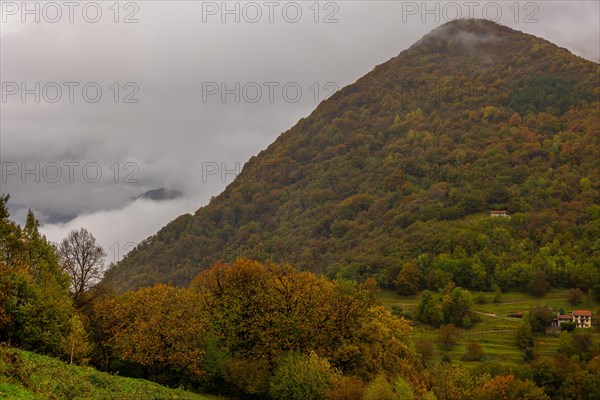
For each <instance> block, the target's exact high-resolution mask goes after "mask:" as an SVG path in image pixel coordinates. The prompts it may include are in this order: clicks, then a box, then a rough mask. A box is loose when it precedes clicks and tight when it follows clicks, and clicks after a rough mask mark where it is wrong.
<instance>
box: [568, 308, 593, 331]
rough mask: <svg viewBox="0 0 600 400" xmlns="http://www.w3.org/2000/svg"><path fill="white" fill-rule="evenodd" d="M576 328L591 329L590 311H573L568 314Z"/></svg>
mask: <svg viewBox="0 0 600 400" xmlns="http://www.w3.org/2000/svg"><path fill="white" fill-rule="evenodd" d="M570 314H571V315H572V316H573V322H575V323H576V324H577V327H578V328H591V327H592V312H591V311H590V310H575V311H572V312H571V313H570Z"/></svg>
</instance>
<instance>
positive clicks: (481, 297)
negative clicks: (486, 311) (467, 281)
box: [475, 292, 486, 304]
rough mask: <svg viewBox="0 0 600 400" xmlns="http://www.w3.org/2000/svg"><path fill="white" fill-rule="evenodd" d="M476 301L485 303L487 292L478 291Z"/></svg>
mask: <svg viewBox="0 0 600 400" xmlns="http://www.w3.org/2000/svg"><path fill="white" fill-rule="evenodd" d="M475 303H477V304H485V303H486V301H485V294H483V292H479V293H477V296H475Z"/></svg>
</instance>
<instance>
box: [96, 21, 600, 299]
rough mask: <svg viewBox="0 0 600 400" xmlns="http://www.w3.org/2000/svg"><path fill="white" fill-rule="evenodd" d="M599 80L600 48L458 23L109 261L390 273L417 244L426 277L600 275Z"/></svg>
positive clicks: (169, 267) (573, 278)
mask: <svg viewBox="0 0 600 400" xmlns="http://www.w3.org/2000/svg"><path fill="white" fill-rule="evenodd" d="M599 97H600V66H599V65H598V64H596V63H594V62H590V61H587V60H584V59H582V58H580V57H577V56H574V55H573V54H571V53H570V52H569V51H568V50H566V49H563V48H559V47H557V46H556V45H554V44H552V43H550V42H548V41H546V40H544V39H541V38H537V37H534V36H532V35H528V34H525V33H522V32H518V31H515V30H513V29H510V28H508V27H505V26H501V25H498V24H495V23H493V22H489V21H482V20H474V21H467V20H463V21H454V22H450V23H447V24H445V25H443V26H441V27H439V28H437V29H435V30H434V31H432V32H431V33H429V34H428V35H426V36H425V37H423V38H422V39H421V40H419V41H418V42H417V43H415V44H414V45H413V46H412V47H410V48H409V49H407V50H405V51H403V52H402V53H401V54H400V55H398V56H397V57H395V58H393V59H391V60H389V61H388V62H386V63H384V64H382V65H379V66H377V67H375V68H374V69H373V70H372V71H371V72H370V73H368V74H367V75H365V76H364V77H363V78H361V79H359V80H358V81H357V82H355V83H354V84H352V85H349V86H347V87H345V88H343V89H342V90H340V91H339V92H338V93H336V94H335V95H333V96H332V97H331V98H330V99H329V100H327V101H325V102H323V103H321V104H320V105H319V106H318V107H317V108H316V110H315V111H314V112H313V113H312V114H311V115H310V116H308V117H307V118H304V119H301V120H300V121H299V122H298V123H297V124H296V125H295V126H294V127H293V128H291V129H290V130H288V131H287V132H285V133H283V134H282V135H281V136H280V137H279V138H278V139H277V140H276V141H275V142H274V143H273V144H271V145H270V146H269V147H268V148H267V149H266V150H264V151H262V152H261V153H260V154H258V155H257V156H255V157H253V158H252V159H251V160H250V161H249V162H248V163H247V164H246V165H245V167H244V168H243V171H242V172H241V174H240V175H239V176H238V177H237V178H236V179H235V181H233V182H232V183H231V184H230V185H229V186H228V187H227V188H226V190H225V191H224V192H223V193H221V194H220V195H219V196H217V197H215V198H214V199H213V200H212V201H211V202H210V204H208V205H207V206H205V207H202V208H200V209H199V210H198V211H196V213H195V214H194V215H189V214H187V215H182V216H180V217H179V218H177V219H175V220H174V221H172V222H171V223H170V224H168V225H167V226H165V227H164V228H162V229H161V230H160V231H159V232H158V233H156V234H155V235H153V236H152V237H150V238H148V239H147V240H145V241H144V242H143V243H141V244H140V245H138V247H137V248H136V249H135V250H133V251H132V252H130V253H129V254H128V255H127V256H126V257H125V259H124V260H123V261H121V262H120V263H118V264H117V265H116V266H114V267H113V268H112V269H111V270H110V271H109V273H108V274H107V279H108V280H109V281H112V282H114V284H115V285H116V286H117V287H118V288H119V289H121V290H124V289H133V288H138V287H143V286H148V285H152V284H154V283H157V282H165V283H171V284H175V285H186V284H188V283H189V282H190V281H191V279H192V278H193V277H194V276H195V275H196V274H197V273H198V272H199V271H201V270H203V269H206V268H208V267H209V266H211V265H213V264H214V263H215V262H218V261H225V262H229V261H232V260H234V259H236V258H237V257H239V256H245V257H249V258H253V259H257V260H262V261H269V260H270V261H273V262H276V263H278V264H285V263H290V264H292V265H293V266H294V267H297V268H299V269H306V270H310V271H314V272H319V273H327V274H330V275H331V276H335V275H341V276H344V277H347V278H352V279H357V280H363V279H364V278H367V277H375V278H376V279H377V280H378V281H379V283H380V284H382V285H391V284H393V281H394V279H395V278H396V277H397V276H398V272H399V271H400V269H401V268H402V266H403V265H405V264H406V263H411V262H413V263H416V265H417V266H418V267H419V272H420V274H422V277H423V281H422V283H421V284H422V285H423V286H428V287H436V285H441V284H442V283H444V282H446V281H447V280H453V281H454V282H455V283H456V284H457V285H459V286H462V287H467V288H474V289H488V288H490V287H492V286H493V285H495V284H497V285H499V286H501V287H502V288H503V289H508V288H527V287H529V286H530V285H531V284H532V282H534V281H535V280H536V279H539V278H540V274H542V277H543V278H544V279H546V280H547V281H548V282H549V283H550V284H551V285H554V286H566V287H580V288H581V289H584V290H588V289H595V290H596V291H600V273H599V270H600V206H599V205H598V203H599V202H598V197H599V193H600V192H599V189H600V161H599V160H600V110H599V108H600V107H599V106H600V102H599ZM198 173H199V174H200V171H198ZM490 210H505V211H506V212H507V213H508V214H509V215H510V216H511V218H506V217H490V216H489V211H490ZM536 277H537V278H536Z"/></svg>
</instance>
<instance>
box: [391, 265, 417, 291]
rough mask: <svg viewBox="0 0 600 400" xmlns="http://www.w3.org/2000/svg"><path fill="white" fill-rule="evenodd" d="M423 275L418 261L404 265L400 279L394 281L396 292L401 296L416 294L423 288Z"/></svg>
mask: <svg viewBox="0 0 600 400" xmlns="http://www.w3.org/2000/svg"><path fill="white" fill-rule="evenodd" d="M422 281H423V274H422V273H421V270H420V269H419V266H418V265H417V262H416V261H411V262H409V263H406V264H404V266H403V267H402V270H401V271H400V273H399V274H398V277H397V278H396V280H395V281H394V284H395V285H396V290H397V291H398V293H399V294H401V295H411V294H415V293H417V292H418V291H419V289H420V288H421V284H422Z"/></svg>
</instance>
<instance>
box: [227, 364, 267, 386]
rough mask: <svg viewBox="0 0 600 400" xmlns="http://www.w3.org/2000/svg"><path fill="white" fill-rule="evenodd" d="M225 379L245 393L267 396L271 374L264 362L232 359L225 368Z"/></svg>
mask: <svg viewBox="0 0 600 400" xmlns="http://www.w3.org/2000/svg"><path fill="white" fill-rule="evenodd" d="M224 378H225V380H226V381H227V382H229V383H231V384H233V385H234V386H235V387H236V388H237V389H239V390H241V391H242V392H243V393H247V394H266V393H268V392H269V380H270V378H271V373H270V371H269V364H268V363H267V362H266V361H264V360H261V361H254V360H243V359H232V360H230V361H229V362H228V363H227V364H226V365H225V367H224Z"/></svg>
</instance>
